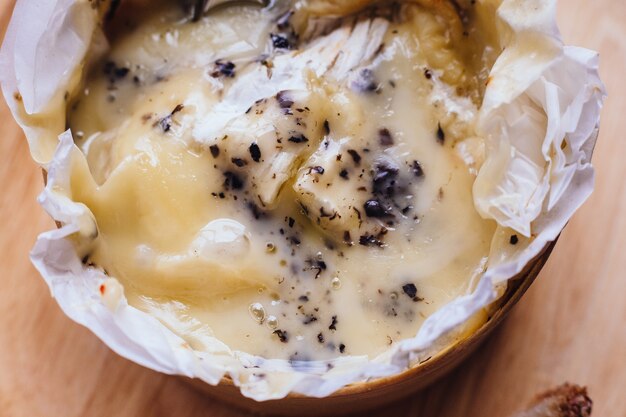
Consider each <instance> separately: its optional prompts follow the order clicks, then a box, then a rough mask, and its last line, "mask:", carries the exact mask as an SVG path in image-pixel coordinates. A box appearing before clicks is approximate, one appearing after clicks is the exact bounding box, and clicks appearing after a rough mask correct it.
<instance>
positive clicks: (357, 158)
mask: <svg viewBox="0 0 626 417" xmlns="http://www.w3.org/2000/svg"><path fill="white" fill-rule="evenodd" d="M348 153H349V154H350V156H351V157H352V160H353V161H354V164H355V165H357V166H358V165H359V164H360V163H361V155H359V153H358V152H357V151H355V150H354V149H348Z"/></svg>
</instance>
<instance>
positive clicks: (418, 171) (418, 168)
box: [411, 161, 424, 178]
mask: <svg viewBox="0 0 626 417" xmlns="http://www.w3.org/2000/svg"><path fill="white" fill-rule="evenodd" d="M411 171H413V175H415V176H416V177H418V178H420V177H423V176H424V169H423V168H422V164H420V163H419V162H418V161H413V163H412V164H411Z"/></svg>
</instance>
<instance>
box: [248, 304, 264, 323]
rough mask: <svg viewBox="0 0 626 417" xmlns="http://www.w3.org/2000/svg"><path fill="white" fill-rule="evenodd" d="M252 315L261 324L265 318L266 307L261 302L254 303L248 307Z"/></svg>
mask: <svg viewBox="0 0 626 417" xmlns="http://www.w3.org/2000/svg"><path fill="white" fill-rule="evenodd" d="M248 310H249V311H250V315H251V316H252V318H253V319H254V320H256V322H257V323H259V324H261V323H263V321H264V320H265V308H263V304H261V303H252V304H250V307H249V308H248Z"/></svg>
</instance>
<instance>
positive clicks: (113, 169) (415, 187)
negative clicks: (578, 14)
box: [69, 2, 496, 361]
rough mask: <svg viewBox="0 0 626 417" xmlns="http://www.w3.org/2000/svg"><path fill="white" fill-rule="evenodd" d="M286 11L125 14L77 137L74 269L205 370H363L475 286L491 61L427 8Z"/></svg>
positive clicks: (73, 116)
mask: <svg viewBox="0 0 626 417" xmlns="http://www.w3.org/2000/svg"><path fill="white" fill-rule="evenodd" d="M168 3H169V4H168ZM291 6H293V5H292V4H289V3H284V4H283V3H280V2H279V3H278V5H276V6H274V7H273V8H272V9H269V10H262V9H259V8H255V7H250V6H239V7H232V8H228V9H222V10H220V11H217V12H215V13H214V14H211V15H210V16H208V17H205V18H204V19H202V20H201V21H199V22H195V23H194V22H190V21H189V20H188V19H187V18H185V16H184V14H183V12H181V11H180V10H179V9H178V8H177V7H176V6H174V5H172V4H171V2H165V3H163V4H160V3H159V5H157V6H154V7H152V8H151V9H152V10H151V11H149V12H145V11H143V12H142V13H137V14H133V13H132V11H129V12H128V13H122V11H123V10H122V11H120V14H122V15H123V16H124V18H123V19H122V18H120V19H118V21H116V23H115V26H114V27H112V28H111V33H112V35H111V48H110V51H109V52H108V53H107V55H106V56H105V57H104V58H103V59H102V61H100V62H98V63H96V64H95V65H93V67H92V69H91V71H90V72H89V75H88V77H87V79H86V81H85V85H84V90H82V91H81V94H79V95H78V96H77V97H76V98H75V99H74V101H73V102H72V104H71V106H72V107H71V112H70V117H69V125H70V127H71V129H72V132H73V133H74V136H75V138H76V140H77V144H78V145H79V147H80V148H81V150H82V151H83V152H84V154H85V156H86V161H87V162H86V163H85V164H77V165H76V166H75V167H74V171H73V176H72V197H73V199H74V200H75V201H79V202H82V203H84V204H85V205H86V206H87V207H89V209H90V210H91V211H92V212H93V214H94V217H95V219H96V222H97V225H98V232H99V233H98V236H97V238H96V239H95V240H94V242H93V245H92V246H91V247H90V248H89V252H88V253H86V254H85V255H86V258H88V260H89V262H90V263H93V264H94V265H96V266H98V267H101V268H104V270H106V271H107V273H108V274H109V275H110V276H111V277H115V278H116V279H117V280H118V281H119V282H120V283H121V284H122V285H123V287H124V292H125V295H126V297H128V299H129V302H130V303H131V304H132V305H134V306H135V307H137V308H140V309H142V310H145V311H147V312H149V313H151V314H154V315H155V316H156V317H158V318H159V319H161V320H162V321H163V322H164V323H165V324H167V325H168V326H170V327H172V328H173V330H174V331H176V332H177V333H179V334H180V335H181V336H182V337H183V338H185V339H186V340H187V341H188V342H189V343H190V345H191V346H192V347H193V348H195V349H199V350H203V349H210V347H209V346H205V345H204V344H203V343H202V342H201V340H200V339H199V338H197V337H196V336H197V335H198V334H199V333H201V332H205V333H207V334H211V335H214V336H216V337H217V338H218V339H219V340H221V341H222V342H224V343H225V345H227V346H228V347H229V348H231V349H233V350H240V351H244V352H247V353H250V354H255V355H260V356H263V357H266V358H280V359H291V360H296V361H309V360H327V359H332V358H334V357H337V356H340V355H369V356H370V357H375V356H376V355H378V354H381V353H383V352H384V351H385V350H386V349H387V348H388V347H389V346H390V345H391V344H393V343H394V342H396V341H398V340H402V339H405V338H408V337H412V336H414V335H415V334H416V332H417V331H418V330H419V328H420V326H421V324H422V323H423V321H424V320H425V319H426V318H427V317H428V316H429V315H430V314H432V313H433V312H435V311H436V310H438V309H439V308H440V307H441V306H443V305H444V304H446V303H448V302H450V301H451V300H453V299H454V298H456V297H458V296H460V295H463V294H465V293H467V292H468V291H469V290H471V289H472V286H473V283H474V282H475V281H476V279H477V278H478V277H479V276H480V274H481V273H482V272H483V271H484V268H485V265H486V262H487V255H488V253H489V249H490V245H491V241H492V238H493V235H494V232H495V228H496V226H495V224H494V223H493V222H491V221H486V220H483V219H482V218H480V216H479V215H478V214H477V212H476V210H475V209H474V204H473V200H472V185H473V182H474V178H475V177H474V175H473V172H475V171H474V169H475V167H473V166H472V165H471V164H469V165H468V164H467V163H466V161H464V159H463V158H462V157H461V156H460V153H463V154H464V155H465V156H467V155H470V156H472V155H473V156H476V158H475V159H479V157H480V140H479V139H472V136H473V123H474V118H475V113H476V111H477V110H476V109H477V105H478V104H479V102H480V94H481V91H480V87H479V86H480V85H481V81H480V80H481V71H482V68H483V67H482V66H483V65H484V61H483V57H482V56H474V55H472V54H471V53H469V52H468V51H475V50H480V48H476V46H475V44H479V43H480V42H482V41H479V40H476V39H474V38H472V33H474V32H473V31H470V32H469V35H468V36H467V39H465V40H464V41H463V42H465V43H461V44H458V43H455V41H454V39H455V36H454V31H457V30H458V28H457V26H458V25H459V24H460V23H459V22H458V21H455V20H454V19H452V20H450V18H449V17H447V16H446V15H445V14H440V13H439V12H438V11H437V10H435V9H432V8H428V7H425V6H423V5H416V4H407V5H404V6H402V7H401V8H400V10H395V9H394V10H392V9H385V8H380V9H375V10H373V11H372V10H370V11H368V12H367V13H365V14H361V15H356V16H352V17H344V18H340V19H330V20H328V19H326V20H324V19H322V20H311V19H313V17H311V18H310V19H309V17H308V15H307V14H306V13H307V9H306V7H304V6H302V5H300V6H301V7H304V9H297V8H296V10H298V11H297V12H296V13H295V14H294V15H292V14H291V13H287V14H285V11H287V10H289V8H290V7H291ZM313 14H314V13H313ZM303 16H304V17H303ZM307 19H308V20H307ZM302 22H306V23H302ZM467 30H469V29H467ZM295 34H297V36H296V35H295ZM470 46H471V48H469V47H470ZM461 142H462V143H463V146H457V144H460V143H461ZM460 149H462V152H459V150H460ZM466 159H469V160H472V159H471V158H466Z"/></svg>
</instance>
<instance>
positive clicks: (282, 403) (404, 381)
mask: <svg viewBox="0 0 626 417" xmlns="http://www.w3.org/2000/svg"><path fill="white" fill-rule="evenodd" d="M555 244H556V241H554V242H551V243H550V244H548V245H547V246H546V247H545V248H544V250H543V251H542V253H541V254H539V255H538V256H537V257H536V258H535V259H534V260H533V261H532V262H530V263H529V264H528V265H527V266H526V268H525V269H524V271H522V272H521V273H520V274H519V275H517V276H516V277H515V278H513V279H511V280H510V281H509V285H508V288H507V291H506V293H505V295H504V296H503V297H502V298H501V299H500V300H499V301H498V305H497V307H496V308H495V309H494V313H493V314H492V315H491V316H490V317H489V319H488V320H487V322H486V323H485V324H483V325H482V326H481V327H480V328H479V329H478V330H477V331H476V332H474V333H473V334H472V335H471V336H469V337H468V338H466V339H464V340H462V341H460V342H459V343H457V344H456V345H453V346H450V347H449V348H448V349H446V350H445V351H443V352H440V353H439V354H438V355H437V356H435V357H433V358H432V359H430V360H428V361H426V362H424V363H422V364H420V365H417V366H415V367H413V368H411V369H408V370H407V371H405V372H403V373H401V374H398V375H395V376H391V377H387V378H380V379H375V380H371V381H367V382H362V383H358V384H352V385H349V386H347V387H345V388H343V389H341V390H339V391H337V392H336V393H334V394H332V395H331V396H329V397H326V398H310V397H306V396H302V395H296V394H290V395H289V396H288V397H286V398H284V399H281V400H271V401H266V402H256V401H254V400H251V399H249V398H245V397H244V396H243V395H241V393H240V391H239V388H238V387H236V386H235V385H234V384H233V382H232V380H230V379H228V378H225V379H223V380H222V382H221V383H220V384H219V385H218V386H211V385H208V384H206V383H204V382H202V381H200V380H195V379H194V380H191V379H186V380H187V381H189V383H190V384H192V385H193V386H194V387H196V388H197V389H199V390H201V391H202V392H204V393H206V394H207V395H209V396H211V397H213V398H215V399H217V400H219V401H223V402H226V403H228V404H231V405H232V406H234V407H237V408H242V409H245V410H247V411H252V412H254V413H256V414H269V415H280V416H298V417H308V416H316V417H319V416H336V415H342V414H348V413H358V412H362V411H364V410H370V409H374V408H377V407H380V406H383V405H385V404H387V403H390V402H393V401H396V400H398V399H400V398H402V397H406V396H408V395H410V394H412V393H414V392H416V391H418V390H420V389H422V388H424V387H426V386H428V385H429V384H431V383H433V382H434V381H435V380H437V379H438V378H440V377H442V376H444V375H445V374H446V373H447V372H449V371H451V370H452V369H453V368H454V367H456V366H457V365H459V364H460V363H461V362H462V361H463V360H464V359H466V358H467V357H468V356H469V355H470V354H471V353H472V352H473V351H474V350H476V348H478V346H479V345H480V344H481V343H482V342H483V341H484V340H485V339H486V338H487V336H488V335H489V334H490V333H491V332H492V331H493V329H494V328H495V327H496V326H497V325H498V324H499V323H501V322H502V320H503V319H504V318H505V317H506V315H507V314H508V313H509V311H511V309H512V308H513V306H514V305H515V304H516V303H517V302H518V301H519V300H520V298H521V297H522V296H523V295H524V293H525V292H526V290H528V288H529V287H530V286H531V284H532V283H533V281H534V280H535V278H536V277H537V275H538V274H539V272H540V271H541V268H543V266H544V264H545V263H546V261H547V260H548V257H549V256H550V254H551V253H552V249H554V246H555Z"/></svg>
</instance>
